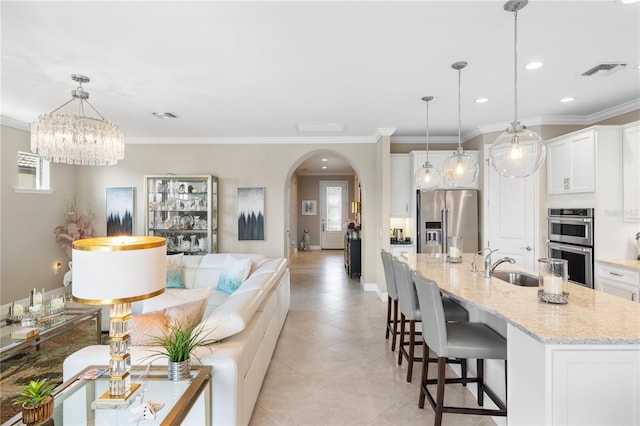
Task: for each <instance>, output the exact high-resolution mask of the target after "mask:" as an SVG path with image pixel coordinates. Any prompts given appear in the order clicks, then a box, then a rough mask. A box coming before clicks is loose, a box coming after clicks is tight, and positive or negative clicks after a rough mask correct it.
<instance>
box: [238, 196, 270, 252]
mask: <svg viewBox="0 0 640 426" xmlns="http://www.w3.org/2000/svg"><path fill="white" fill-rule="evenodd" d="M238 240H240V241H247V240H248V241H252V240H253V241H264V187H256V188H238Z"/></svg>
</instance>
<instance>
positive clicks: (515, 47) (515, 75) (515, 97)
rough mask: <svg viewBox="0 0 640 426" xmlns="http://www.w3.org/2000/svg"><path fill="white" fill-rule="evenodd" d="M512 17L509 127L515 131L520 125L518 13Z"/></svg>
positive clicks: (514, 12) (515, 11)
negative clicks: (511, 93)
mask: <svg viewBox="0 0 640 426" xmlns="http://www.w3.org/2000/svg"><path fill="white" fill-rule="evenodd" d="M513 17H514V33H515V37H514V38H513V39H514V43H513V61H514V65H513V93H514V95H513V123H511V126H512V127H513V128H514V129H515V128H516V127H518V126H519V125H520V123H519V122H518V11H517V10H514V11H513Z"/></svg>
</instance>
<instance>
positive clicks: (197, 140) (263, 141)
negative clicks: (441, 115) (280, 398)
mask: <svg viewBox="0 0 640 426" xmlns="http://www.w3.org/2000/svg"><path fill="white" fill-rule="evenodd" d="M125 140H126V142H127V143H128V144H132V145H174V144H180V145H229V144H232V145H276V144H282V145H292V144H303V145H304V144H345V143H375V139H374V138H372V137H371V136H368V137H367V136H352V137H350V136H310V137H281V138H280V137H264V138H263V137H235V136H234V137H227V138H225V137H211V138H209V137H179V136H176V137H157V138H156V137H127V138H125Z"/></svg>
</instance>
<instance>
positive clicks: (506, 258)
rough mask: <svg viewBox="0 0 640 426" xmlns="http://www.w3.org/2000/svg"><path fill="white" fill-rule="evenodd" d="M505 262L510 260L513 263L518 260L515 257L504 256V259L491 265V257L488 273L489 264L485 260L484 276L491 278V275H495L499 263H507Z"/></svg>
mask: <svg viewBox="0 0 640 426" xmlns="http://www.w3.org/2000/svg"><path fill="white" fill-rule="evenodd" d="M505 262H509V263H511V264H514V263H516V260H515V259H514V258H513V257H503V258H502V259H499V260H496V263H494V264H493V265H491V259H489V265H490V266H489V274H488V275H487V264H486V262H485V264H484V268H485V271H484V276H485V277H487V278H490V277H491V275H493V271H495V270H496V268H497V267H498V265H500V264H501V263H505Z"/></svg>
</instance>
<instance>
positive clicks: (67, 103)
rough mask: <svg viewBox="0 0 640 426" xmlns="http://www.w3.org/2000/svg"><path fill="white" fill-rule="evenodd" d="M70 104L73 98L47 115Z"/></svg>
mask: <svg viewBox="0 0 640 426" xmlns="http://www.w3.org/2000/svg"><path fill="white" fill-rule="evenodd" d="M70 102H73V98H71V99H69V100H68V101H67V102H65V103H63V104H62V105H60V106H59V107H58V108H56V109H54V110H53V111H51V112H50V113H49V114H53V113H54V112H56V111H58V110H59V109H61V108H64V107H65V106H67V105H69V103H70Z"/></svg>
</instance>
